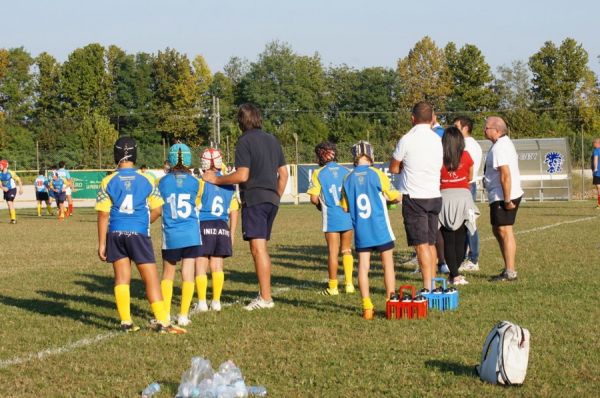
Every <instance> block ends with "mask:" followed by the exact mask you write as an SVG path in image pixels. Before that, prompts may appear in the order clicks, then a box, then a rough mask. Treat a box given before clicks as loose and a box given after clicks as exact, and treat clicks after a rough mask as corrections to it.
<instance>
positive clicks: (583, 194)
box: [581, 125, 585, 200]
mask: <svg viewBox="0 0 600 398" xmlns="http://www.w3.org/2000/svg"><path fill="white" fill-rule="evenodd" d="M584 199H585V178H584V174H583V125H581V200H584Z"/></svg>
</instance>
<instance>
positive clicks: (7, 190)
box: [0, 159, 23, 224]
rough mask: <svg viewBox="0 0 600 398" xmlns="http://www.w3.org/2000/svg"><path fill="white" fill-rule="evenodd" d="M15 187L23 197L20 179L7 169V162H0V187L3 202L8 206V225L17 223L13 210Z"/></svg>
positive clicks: (4, 160) (15, 213) (15, 194)
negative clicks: (2, 193)
mask: <svg viewBox="0 0 600 398" xmlns="http://www.w3.org/2000/svg"><path fill="white" fill-rule="evenodd" d="M17 186H19V195H23V184H22V183H21V179H20V178H19V176H18V175H17V173H15V172H14V171H12V170H9V169H8V160H6V159H2V160H0V187H1V188H2V191H4V200H6V205H7V206H8V214H9V216H10V223H11V224H16V223H17V211H16V210H15V203H14V201H15V197H16V196H17Z"/></svg>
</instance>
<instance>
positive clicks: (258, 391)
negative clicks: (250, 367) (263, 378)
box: [248, 386, 267, 397]
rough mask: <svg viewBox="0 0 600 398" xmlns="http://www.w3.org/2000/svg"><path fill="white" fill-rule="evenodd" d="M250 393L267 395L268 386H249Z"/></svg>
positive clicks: (258, 395)
mask: <svg viewBox="0 0 600 398" xmlns="http://www.w3.org/2000/svg"><path fill="white" fill-rule="evenodd" d="M248 395H249V396H251V397H266V396H267V388H266V387H264V386H250V387H248Z"/></svg>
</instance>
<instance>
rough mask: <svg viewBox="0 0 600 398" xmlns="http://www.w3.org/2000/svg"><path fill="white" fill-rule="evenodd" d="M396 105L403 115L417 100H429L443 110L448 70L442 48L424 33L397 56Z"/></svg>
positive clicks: (447, 94) (449, 84) (449, 86)
mask: <svg viewBox="0 0 600 398" xmlns="http://www.w3.org/2000/svg"><path fill="white" fill-rule="evenodd" d="M396 73H397V74H398V90H397V95H398V105H399V108H400V110H401V111H402V112H403V113H404V115H403V116H402V117H404V116H406V114H407V112H408V111H409V110H410V108H411V107H412V106H413V105H414V104H415V103H416V102H419V101H429V102H431V103H432V104H433V105H434V106H435V107H436V109H438V110H444V109H445V106H446V100H447V98H448V96H449V95H450V93H451V92H452V87H451V78H450V72H449V70H448V65H447V63H446V58H445V56H444V51H443V50H442V49H440V48H438V47H437V46H436V44H435V42H434V41H433V40H432V39H431V38H430V37H429V36H425V37H424V38H423V39H421V40H420V41H418V42H417V43H416V44H415V46H414V47H413V48H412V49H411V50H410V51H409V53H408V55H407V56H406V57H404V58H401V59H400V60H398V68H397V72H396Z"/></svg>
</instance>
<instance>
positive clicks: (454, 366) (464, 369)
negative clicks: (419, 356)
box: [425, 359, 477, 377]
mask: <svg viewBox="0 0 600 398" xmlns="http://www.w3.org/2000/svg"><path fill="white" fill-rule="evenodd" d="M425 366H427V367H429V368H437V369H439V370H441V371H442V372H447V373H452V374H453V375H455V376H473V377H475V376H477V372H476V371H475V365H465V364H464V363H459V362H453V361H442V360H439V359H433V360H429V361H425Z"/></svg>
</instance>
